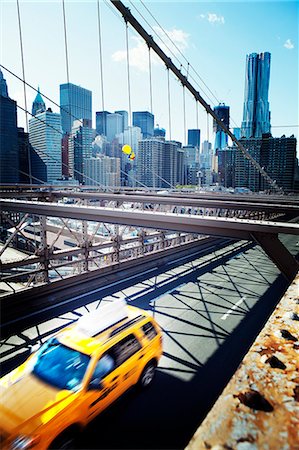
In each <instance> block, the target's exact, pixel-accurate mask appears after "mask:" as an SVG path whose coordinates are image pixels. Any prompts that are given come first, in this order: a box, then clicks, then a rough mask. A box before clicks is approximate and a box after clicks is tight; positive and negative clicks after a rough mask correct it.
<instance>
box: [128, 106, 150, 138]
mask: <svg viewBox="0 0 299 450" xmlns="http://www.w3.org/2000/svg"><path fill="white" fill-rule="evenodd" d="M133 126H135V127H140V128H141V132H142V135H143V139H147V138H150V137H152V136H153V135H154V115H153V114H152V113H150V112H148V111H135V112H133Z"/></svg>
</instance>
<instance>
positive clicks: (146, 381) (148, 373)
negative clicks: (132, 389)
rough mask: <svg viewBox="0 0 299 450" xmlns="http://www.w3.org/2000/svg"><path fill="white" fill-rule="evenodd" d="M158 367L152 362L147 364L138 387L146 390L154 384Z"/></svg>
mask: <svg viewBox="0 0 299 450" xmlns="http://www.w3.org/2000/svg"><path fill="white" fill-rule="evenodd" d="M156 367H157V363H156V362H155V361H150V362H149V363H147V365H146V366H145V368H144V369H143V371H142V373H141V375H140V378H139V381H138V386H139V387H140V388H141V389H146V388H148V387H149V386H150V385H151V384H152V382H153V379H154V377H155V371H156Z"/></svg>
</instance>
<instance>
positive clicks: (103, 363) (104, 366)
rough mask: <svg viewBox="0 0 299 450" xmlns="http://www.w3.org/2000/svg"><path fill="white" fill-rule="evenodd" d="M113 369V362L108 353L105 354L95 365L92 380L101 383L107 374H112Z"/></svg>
mask: <svg viewBox="0 0 299 450" xmlns="http://www.w3.org/2000/svg"><path fill="white" fill-rule="evenodd" d="M114 368H115V360H114V358H113V357H112V356H111V355H109V353H105V354H104V355H103V356H102V357H101V358H100V359H99V361H98V362H97V365H96V367H95V369H94V373H93V376H92V380H98V381H101V380H102V379H103V378H104V377H105V376H106V375H108V373H110V372H112V370H113V369H114Z"/></svg>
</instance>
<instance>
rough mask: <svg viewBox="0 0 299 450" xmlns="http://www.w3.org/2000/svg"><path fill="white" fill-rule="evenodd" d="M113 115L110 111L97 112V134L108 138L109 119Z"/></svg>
mask: <svg viewBox="0 0 299 450" xmlns="http://www.w3.org/2000/svg"><path fill="white" fill-rule="evenodd" d="M109 114H111V113H110V112H109V111H97V112H96V132H97V134H101V135H103V136H107V117H108V116H109Z"/></svg>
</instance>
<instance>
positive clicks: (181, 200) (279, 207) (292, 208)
mask: <svg viewBox="0 0 299 450" xmlns="http://www.w3.org/2000/svg"><path fill="white" fill-rule="evenodd" d="M51 195H52V197H53V198H63V197H69V198H81V199H92V200H97V199H98V200H107V201H115V202H116V201H121V202H128V203H151V204H164V205H177V206H190V207H191V206H193V207H198V208H220V209H238V210H240V209H241V210H244V211H263V212H275V213H286V212H292V213H296V212H297V213H299V204H298V203H296V204H287V205H286V204H282V203H278V202H273V203H272V202H271V201H269V200H268V201H267V203H266V202H265V201H264V202H263V201H262V200H260V201H259V202H254V203H252V202H250V201H247V199H246V197H245V198H244V197H243V201H242V204H240V202H236V201H235V199H234V197H232V196H231V198H230V199H226V200H218V199H206V198H204V199H202V198H200V199H199V198H194V197H193V198H192V197H188V196H182V197H179V196H173V195H169V196H160V195H155V196H153V195H140V194H139V195H138V194H130V195H128V194H109V193H106V192H102V193H99V192H95V193H91V192H70V193H68V194H67V195H66V193H65V192H53V193H52V194H51Z"/></svg>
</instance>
